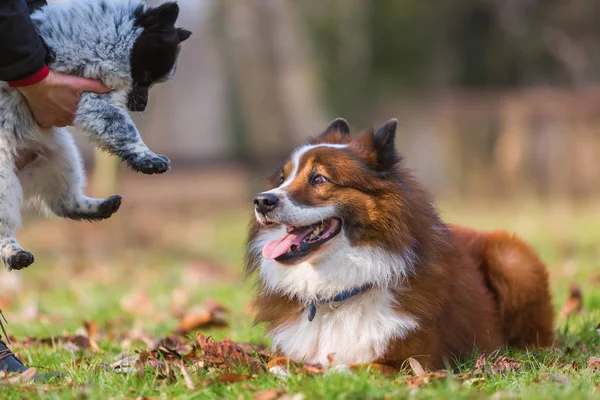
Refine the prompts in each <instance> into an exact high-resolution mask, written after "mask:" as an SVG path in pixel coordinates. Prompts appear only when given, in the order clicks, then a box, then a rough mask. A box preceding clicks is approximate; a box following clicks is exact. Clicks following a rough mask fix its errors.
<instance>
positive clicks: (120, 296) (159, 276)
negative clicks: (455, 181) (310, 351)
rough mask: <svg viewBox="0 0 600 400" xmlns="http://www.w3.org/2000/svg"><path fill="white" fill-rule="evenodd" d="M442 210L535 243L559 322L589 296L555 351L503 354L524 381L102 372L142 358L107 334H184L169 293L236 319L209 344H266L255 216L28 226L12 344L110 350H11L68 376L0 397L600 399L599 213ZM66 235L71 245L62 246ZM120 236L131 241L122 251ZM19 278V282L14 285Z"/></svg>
mask: <svg viewBox="0 0 600 400" xmlns="http://www.w3.org/2000/svg"><path fill="white" fill-rule="evenodd" d="M442 212H443V215H444V217H445V219H446V220H448V221H451V222H456V223H464V224H466V225H471V226H475V227H479V228H483V229H493V228H505V229H507V230H511V231H515V232H517V233H519V234H520V235H521V236H523V237H524V238H525V239H527V240H528V241H530V242H531V243H532V244H533V245H534V246H535V248H536V249H537V250H538V251H539V252H540V254H541V256H542V258H543V260H544V261H546V262H547V264H548V266H549V268H550V269H551V282H552V290H553V294H554V301H555V305H556V309H557V311H558V310H559V309H560V307H561V305H562V304H563V303H564V301H565V300H566V298H567V296H568V288H569V285H570V284H572V283H578V284H579V285H580V286H581V288H582V292H583V296H584V297H583V300H584V309H585V313H584V314H583V315H579V316H575V317H572V318H570V319H569V320H568V321H565V320H562V319H559V320H558V326H557V329H556V331H557V338H556V346H555V348H553V349H549V350H532V351H515V350H511V349H503V350H501V352H500V354H502V355H507V356H509V357H510V358H514V359H517V360H519V361H521V368H520V370H518V371H515V372H509V373H508V374H506V375H504V376H502V375H492V376H488V377H487V378H486V379H485V380H484V381H482V382H479V384H478V385H473V386H467V385H464V384H461V383H460V382H459V381H458V380H457V379H455V378H452V377H450V378H447V379H441V380H438V381H434V382H433V383H431V384H428V385H425V386H423V387H421V388H410V387H409V386H408V385H407V384H406V383H405V377H406V375H407V374H409V372H402V373H400V374H398V375H397V376H395V377H385V376H383V375H381V374H379V373H374V372H360V373H353V374H336V373H330V374H326V375H310V376H307V375H292V376H291V377H290V378H288V379H287V380H282V379H280V378H278V377H275V376H271V375H267V374H264V375H259V376H257V377H256V378H254V379H252V380H249V381H246V382H240V383H234V384H213V385H209V386H206V387H202V385H201V381H202V380H204V379H208V378H211V377H214V376H215V375H216V374H217V373H216V372H215V371H210V370H198V371H194V372H191V373H190V374H191V377H192V380H193V382H195V384H196V390H195V391H189V390H188V389H187V388H186V385H185V383H184V381H183V379H182V377H181V376H180V374H176V379H175V380H172V381H169V382H165V381H161V380H160V379H158V377H157V376H156V374H155V373H154V372H153V370H152V369H150V368H147V371H146V374H145V376H144V377H143V378H140V377H139V376H138V375H137V374H136V373H116V372H114V371H111V370H109V371H106V370H103V369H101V368H99V367H98V366H99V365H101V364H110V363H112V362H114V361H116V360H118V359H119V358H120V357H124V356H125V355H132V354H135V352H136V350H141V349H144V348H145V347H146V346H145V345H143V344H141V343H134V344H133V345H132V347H125V348H123V342H122V340H121V339H110V337H111V336H110V335H111V334H112V335H126V334H128V332H131V331H132V330H136V331H139V332H147V333H149V334H151V335H153V336H161V335H167V334H169V333H171V332H172V331H173V329H174V328H175V327H176V326H177V323H178V320H177V318H175V317H174V316H173V315H172V312H171V308H172V305H173V299H174V296H175V294H174V293H184V294H185V296H187V301H185V304H186V307H188V308H189V307H191V306H193V305H195V304H202V303H203V302H204V301H205V300H206V299H209V298H212V299H216V300H218V301H219V302H220V303H222V304H223V305H225V306H226V307H227V308H228V309H229V315H228V321H229V323H230V326H229V327H228V328H213V329H208V330H203V331H202V333H203V334H205V335H213V336H214V337H215V338H217V339H222V338H224V337H225V336H227V337H230V338H231V339H232V340H234V341H244V342H253V343H260V344H267V345H268V344H269V339H268V337H267V336H266V335H265V332H264V329H263V327H261V326H253V324H252V318H251V317H250V316H249V315H247V313H246V312H245V306H246V304H247V303H248V301H249V300H250V298H251V294H252V285H251V283H247V282H244V280H243V278H242V274H241V258H242V256H243V242H244V237H245V228H246V223H247V213H246V212H243V211H233V212H229V213H227V214H219V213H217V214H213V215H200V216H194V218H193V222H192V221H191V220H190V218H189V216H186V215H181V214H178V216H173V215H174V214H170V215H166V216H164V218H167V219H169V218H170V219H169V221H170V222H169V224H170V225H166V228H165V229H164V232H163V233H162V235H163V236H161V237H159V238H157V239H156V241H154V240H155V239H154V238H153V237H148V236H144V235H145V234H146V233H147V232H148V231H149V230H151V227H152V226H154V225H148V226H135V227H134V226H133V224H132V223H131V221H128V220H123V218H125V217H122V219H121V222H118V221H117V222H113V223H107V224H104V225H101V226H96V227H93V228H90V227H87V226H86V227H83V228H80V225H75V224H70V223H68V222H63V221H53V222H48V223H45V225H44V226H43V227H42V228H40V230H36V229H37V228H36V227H35V226H37V225H39V224H40V222H39V221H37V222H35V223H34V222H28V223H27V225H26V228H27V229H29V230H26V231H25V232H23V233H22V235H21V237H20V240H21V242H22V243H23V244H24V245H26V247H27V248H29V249H30V250H32V251H33V252H34V253H35V254H36V263H35V264H34V265H33V266H32V267H30V268H29V269H28V270H26V271H23V272H20V273H12V274H11V275H2V276H1V277H0V284H3V285H4V286H2V287H0V305H2V308H3V310H4V313H5V314H6V316H7V318H8V319H9V322H10V324H9V325H8V328H9V332H10V334H11V335H13V336H15V337H16V338H17V339H19V340H23V339H24V338H25V336H32V337H47V336H59V335H61V334H63V332H68V333H69V334H73V333H75V332H76V331H77V330H78V329H80V328H81V327H82V325H83V322H84V321H90V320H92V321H96V322H97V323H98V326H99V329H100V331H101V333H102V334H103V335H102V337H103V339H101V340H99V341H98V344H99V346H100V348H101V350H102V352H101V353H97V352H93V351H91V350H83V351H78V352H74V353H73V352H70V351H68V350H66V349H64V348H62V347H60V346H57V347H50V346H40V345H36V346H31V347H23V346H18V345H15V346H14V350H15V351H16V352H18V354H19V355H20V356H21V357H22V358H23V360H24V361H25V362H26V363H27V364H28V365H30V366H35V367H37V368H38V369H39V370H40V371H41V372H44V371H62V372H63V373H64V374H65V375H66V376H65V377H64V378H60V379H55V380H54V381H52V382H50V383H48V384H46V385H35V384H34V385H22V386H6V387H0V393H2V395H1V397H2V398H7V399H21V398H61V399H62V398H91V399H96V398H98V399H104V398H111V397H112V398H138V397H140V396H142V397H152V398H178V399H195V398H207V399H222V398H235V399H237V398H241V399H245V398H253V397H254V396H255V394H256V393H257V392H260V391H263V390H267V389H272V388H281V389H283V390H285V391H286V392H288V393H290V394H298V393H302V394H303V395H304V398H306V399H313V398H314V399H363V398H381V399H383V398H398V399H402V398H423V399H445V398H448V399H463V398H464V399H473V398H485V397H488V396H495V397H494V398H531V399H541V398H544V399H545V398H568V399H570V400H574V399H580V398H581V399H588V398H592V397H596V396H597V397H600V395H599V394H598V392H599V391H600V373H598V372H595V371H593V370H590V369H588V368H587V367H586V366H587V360H588V358H589V357H590V356H600V334H598V332H596V326H597V324H598V323H599V322H600V291H599V290H598V287H597V285H598V282H597V280H596V279H595V278H597V276H600V266H599V261H600V207H594V206H591V205H586V206H579V207H577V206H566V205H563V206H560V205H553V206H549V205H544V204H539V203H527V204H519V205H516V206H504V207H497V206H495V205H490V204H485V205H480V206H477V205H469V206H468V207H467V206H457V205H454V206H450V205H448V206H445V207H442ZM132 218H133V217H132ZM157 218H158V217H157ZM173 221H174V222H173ZM148 224H149V222H148ZM161 224H162V222H161ZM160 226H163V225H160ZM124 228H127V229H125V230H124ZM115 232H121V233H115ZM123 232H124V233H123ZM61 236H63V237H65V238H66V239H63V240H58V239H56V237H61ZM113 237H116V239H113ZM124 238H125V239H127V240H126V242H124V243H122V241H123V240H124ZM135 238H137V239H135ZM140 238H141V239H140ZM134 239H135V240H134ZM52 240H54V241H52ZM56 240H58V243H56ZM111 240H112V241H111ZM79 241H81V242H83V243H85V245H83V246H82V247H78V246H77V245H76V244H75V243H76V242H77V243H78V242H79ZM161 243H163V244H161ZM165 243H166V244H165ZM15 275H16V278H17V279H16V281H15V282H14V283H11V281H8V280H7V279H8V278H7V277H10V278H11V279H14V278H15ZM3 282H8V283H3ZM136 291H137V292H139V293H142V294H143V295H145V296H146V298H147V300H143V298H142V300H140V301H139V302H138V303H137V304H135V307H133V309H132V307H131V306H130V307H127V305H125V306H124V305H123V303H126V302H127V301H126V300H127V299H128V298H130V296H131V294H132V293H134V292H136ZM474 363H475V360H474V359H473V360H469V361H466V362H465V364H464V365H462V366H461V369H460V371H457V372H453V373H454V374H460V373H462V372H466V371H469V370H471V369H472V368H473V365H474ZM553 377H554V378H553ZM511 396H512V397H511Z"/></svg>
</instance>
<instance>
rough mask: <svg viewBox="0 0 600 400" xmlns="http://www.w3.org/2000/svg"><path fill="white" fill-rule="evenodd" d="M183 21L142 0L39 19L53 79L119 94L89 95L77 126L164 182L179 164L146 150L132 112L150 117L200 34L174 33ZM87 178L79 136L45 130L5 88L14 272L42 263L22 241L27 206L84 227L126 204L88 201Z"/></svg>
mask: <svg viewBox="0 0 600 400" xmlns="http://www.w3.org/2000/svg"><path fill="white" fill-rule="evenodd" d="M178 15H179V7H178V6H177V4H176V3H172V2H170V3H165V4H162V5H161V6H159V7H156V8H150V7H148V6H147V5H146V4H145V3H144V2H142V1H140V0H74V1H71V2H68V3H59V4H52V5H48V6H45V7H43V8H41V9H40V10H39V11H36V12H35V13H34V14H33V15H32V19H33V21H34V24H35V26H36V30H37V32H38V33H39V35H40V37H41V38H42V40H43V42H44V44H45V46H46V48H47V50H48V59H47V60H46V61H47V63H48V66H49V67H50V68H51V69H52V70H54V71H60V72H64V73H67V74H71V75H78V76H82V77H86V78H94V79H98V80H100V81H102V82H103V83H104V84H105V85H107V86H109V87H111V88H113V91H112V92H110V93H108V94H94V93H83V94H82V95H81V101H80V103H79V107H78V109H77V113H76V116H75V125H76V126H77V127H79V128H81V129H82V130H83V132H84V133H85V134H86V136H88V137H89V138H90V139H92V140H93V141H94V143H95V144H96V145H97V146H98V147H100V148H102V149H104V150H106V151H108V152H110V153H112V154H114V155H116V156H118V157H119V158H120V159H122V160H123V161H125V162H126V163H127V165H129V166H130V167H131V168H132V169H134V170H135V171H139V172H143V173H145V174H157V173H163V172H165V171H167V170H168V169H169V165H170V162H169V159H168V158H166V157H164V156H161V155H157V154H155V153H153V152H152V151H151V150H150V149H149V148H148V147H147V146H146V145H145V144H144V142H143V141H142V139H141V137H140V134H139V132H138V130H137V128H136V127H135V125H134V123H133V121H132V120H131V118H130V116H129V114H128V113H127V109H129V110H130V111H143V110H144V109H145V107H146V103H147V101H148V89H149V88H150V87H151V86H152V85H153V84H154V83H157V82H163V81H166V80H169V79H171V78H172V77H173V75H174V72H175V66H176V63H177V56H178V53H179V45H180V43H181V42H183V41H184V40H186V39H187V38H188V37H189V36H190V34H191V33H190V32H189V31H186V30H184V29H181V28H176V27H175V21H176V20H177V17H178ZM30 155H34V157H31V160H30V159H29V158H30V157H29V156H30ZM84 176H85V174H84V170H83V163H82V161H81V157H80V155H79V151H78V150H77V148H76V146H75V144H74V142H73V138H72V136H71V134H70V133H69V132H68V131H67V130H66V129H63V128H51V129H42V128H40V127H39V126H38V125H37V124H36V122H35V120H34V119H33V116H32V114H31V111H30V110H29V107H28V106H27V102H26V101H25V98H24V97H23V96H22V95H21V94H20V92H19V91H17V90H16V89H12V88H10V87H8V86H7V85H6V84H5V83H2V82H0V258H1V259H2V260H3V262H4V264H5V265H6V267H7V268H8V269H9V270H12V269H22V268H25V267H27V266H29V265H30V264H31V263H33V260H34V258H33V255H32V254H31V253H30V252H28V251H26V250H23V248H22V247H21V246H20V245H19V244H18V243H17V241H16V239H15V237H14V235H15V232H16V229H17V228H18V226H19V225H20V223H21V212H20V209H21V203H22V202H23V200H27V201H32V202H33V204H35V205H37V206H38V207H39V208H40V209H41V210H46V211H49V212H51V213H53V214H55V215H58V216H61V217H65V218H71V219H75V220H80V219H83V220H89V221H95V220H101V219H105V218H108V217H110V216H111V215H112V214H113V213H114V212H115V211H117V209H118V208H119V206H120V205H121V196H118V195H115V196H111V197H109V198H107V199H92V198H89V197H86V196H85V195H84V194H83V192H82V188H83V186H84V185H85V182H84V179H85V178H84Z"/></svg>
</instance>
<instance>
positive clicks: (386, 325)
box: [247, 119, 553, 368]
mask: <svg viewBox="0 0 600 400" xmlns="http://www.w3.org/2000/svg"><path fill="white" fill-rule="evenodd" d="M396 125H397V121H396V120H395V119H392V120H390V121H388V122H387V123H385V124H384V125H383V126H382V127H381V128H380V129H379V130H377V132H373V131H366V132H363V133H361V134H360V135H358V136H355V137H352V136H351V135H350V128H349V127H348V124H347V123H346V121H344V120H343V119H336V120H335V121H333V122H332V123H331V125H330V126H329V127H328V128H327V129H326V130H325V132H324V133H322V134H321V135H320V136H319V137H317V138H315V139H314V140H312V141H311V142H309V143H308V144H306V145H304V146H301V147H299V148H297V149H296V150H295V151H294V152H293V153H292V155H291V157H290V158H289V159H288V160H287V161H286V162H285V164H284V165H283V167H282V168H281V169H280V170H279V171H277V173H276V174H275V175H273V176H272V177H271V178H270V179H269V190H268V191H266V192H263V193H261V194H259V195H258V196H257V197H256V198H255V200H254V203H255V215H256V220H255V221H253V223H252V225H251V228H250V235H249V240H248V248H247V272H248V273H249V274H253V273H255V272H256V273H257V275H258V281H259V288H258V294H257V296H256V299H255V305H256V309H257V322H266V323H267V326H268V330H269V332H270V334H271V335H272V338H273V344H274V346H275V347H276V349H277V350H278V351H279V353H280V354H281V355H283V356H286V357H289V358H290V359H292V360H295V361H306V362H311V363H322V364H329V363H330V360H333V363H334V364H357V363H381V364H386V365H389V366H393V367H400V366H401V365H402V363H403V362H404V361H405V360H406V359H407V358H408V357H414V358H416V359H418V360H419V361H420V362H421V363H422V364H423V365H426V366H428V367H429V368H440V367H444V366H445V365H446V363H447V362H450V363H452V361H453V360H454V359H455V357H460V356H462V355H470V354H471V353H472V352H473V351H475V350H479V351H483V352H490V351H493V350H494V349H496V348H498V347H500V346H504V345H515V346H537V345H540V346H547V345H549V344H551V342H552V340H553V339H552V332H553V328H552V324H553V309H552V304H551V298H550V293H549V289H548V275H547V272H546V268H545V266H544V264H543V263H542V262H541V261H540V259H539V258H538V256H537V255H536V253H535V252H534V251H533V250H532V249H531V248H530V247H529V246H528V245H527V244H525V243H524V242H523V241H522V240H520V239H518V238H516V237H515V236H513V235H511V234H508V233H505V232H492V233H485V232H478V231H474V230H471V229H468V228H463V227H458V226H449V225H447V224H445V223H444V222H442V221H441V220H440V217H439V215H438V212H437V210H436V208H435V206H434V205H433V204H432V201H431V198H430V196H429V194H428V193H427V192H426V191H425V190H424V189H423V188H422V187H421V186H420V185H419V184H418V183H417V182H416V181H415V179H414V178H413V177H412V176H411V174H410V173H409V172H408V170H407V169H406V168H405V167H404V166H403V165H402V163H401V159H400V156H399V155H398V153H397V152H396V150H395V147H394V137H395V133H396Z"/></svg>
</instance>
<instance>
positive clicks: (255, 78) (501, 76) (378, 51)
mask: <svg viewBox="0 0 600 400" xmlns="http://www.w3.org/2000/svg"><path fill="white" fill-rule="evenodd" d="M150 3H152V1H151V2H150ZM154 3H158V2H157V1H154ZM179 3H180V5H181V8H182V14H181V16H180V22H179V23H180V25H181V26H185V27H187V28H189V29H191V30H192V31H194V35H193V36H192V38H191V39H190V40H189V42H186V43H185V44H184V49H183V51H182V54H181V57H180V62H179V66H178V72H177V76H176V78H175V80H174V81H173V82H170V83H168V84H166V85H159V86H158V87H156V88H155V89H153V91H152V93H151V104H150V107H149V110H148V111H147V112H146V113H144V114H143V115H138V116H136V119H137V122H138V124H139V125H140V127H141V130H142V132H143V135H144V136H145V138H146V140H147V142H148V143H149V144H150V145H151V147H153V148H155V149H156V150H157V151H161V152H163V153H165V154H168V155H169V156H170V157H171V158H172V159H173V161H174V167H175V169H174V171H178V170H179V171H183V170H186V171H194V170H195V171H199V170H210V169H215V168H216V169H219V168H223V167H226V168H233V169H232V171H237V172H236V173H239V174H243V175H244V176H247V178H248V179H244V181H245V182H247V183H248V187H247V190H246V193H248V196H250V195H251V194H252V193H253V192H254V191H256V190H257V189H258V187H259V185H260V184H261V180H260V177H261V176H263V175H264V173H265V172H266V171H270V170H271V169H272V168H274V167H276V166H277V165H278V163H279V162H280V161H281V160H282V159H283V158H284V157H286V156H287V154H288V153H289V152H290V150H291V149H292V148H293V147H295V146H296V145H298V144H300V143H302V142H303V141H304V140H306V139H307V138H308V137H310V136H313V135H315V134H317V133H319V132H320V131H321V130H322V129H323V128H324V127H325V126H326V124H327V122H328V121H329V120H331V119H333V118H335V117H338V116H342V117H345V118H346V119H347V120H348V121H349V122H350V124H351V126H352V127H353V129H354V130H355V131H358V130H361V129H364V128H368V127H372V126H374V125H376V124H380V123H382V122H383V121H385V120H387V119H389V118H392V117H398V118H399V119H400V121H401V122H400V135H399V139H398V143H397V144H398V148H399V149H400V150H401V151H402V152H404V153H405V156H406V160H407V163H408V164H409V165H411V166H412V167H414V168H415V172H416V174H417V175H418V176H419V178H421V180H422V181H423V182H424V183H425V184H426V185H427V186H428V187H429V188H430V189H431V190H432V191H434V192H435V193H436V194H438V195H440V196H448V197H451V198H456V197H459V198H465V197H475V198H496V197H498V196H505V197H506V196H509V197H513V196H515V195H518V196H520V195H523V196H527V197H531V196H533V197H536V198H542V199H544V198H548V197H561V198H568V199H591V198H594V197H595V196H597V195H598V194H599V186H598V185H596V184H595V183H596V182H598V180H599V179H600V164H599V163H598V162H597V160H598V159H600V143H599V140H600V139H598V137H599V136H598V134H597V132H598V129H599V128H600V89H599V87H598V83H599V82H600V24H599V23H598V15H600V3H598V2H597V1H594V0H571V1H568V2H564V1H557V0H545V1H541V0H449V1H432V2H423V1H419V0H377V1H370V0H326V1H316V0H310V1H291V0H286V1H283V0H277V1H276V0H256V1H242V0H221V1H211V0H199V1H196V0H181V1H180V2H179ZM102 176H106V174H105V173H102ZM98 179H100V178H98Z"/></svg>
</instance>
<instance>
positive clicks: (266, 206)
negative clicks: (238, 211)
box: [254, 193, 279, 215]
mask: <svg viewBox="0 0 600 400" xmlns="http://www.w3.org/2000/svg"><path fill="white" fill-rule="evenodd" d="M278 204H279V198H278V197H277V196H276V195H274V194H272V193H261V194H259V195H258V196H256V197H255V198H254V207H255V208H256V211H258V212H259V213H261V214H262V215H265V214H267V213H268V212H270V211H273V210H274V209H275V208H277V205H278Z"/></svg>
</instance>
